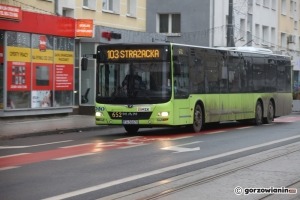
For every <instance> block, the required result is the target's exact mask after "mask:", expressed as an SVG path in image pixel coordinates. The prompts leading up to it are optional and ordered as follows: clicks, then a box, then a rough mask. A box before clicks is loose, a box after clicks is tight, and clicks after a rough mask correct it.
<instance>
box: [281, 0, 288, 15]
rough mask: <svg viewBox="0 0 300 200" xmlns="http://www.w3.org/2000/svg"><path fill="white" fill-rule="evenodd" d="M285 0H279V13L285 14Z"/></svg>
mask: <svg viewBox="0 0 300 200" xmlns="http://www.w3.org/2000/svg"><path fill="white" fill-rule="evenodd" d="M286 7H287V6H286V0H281V14H282V15H286Z"/></svg>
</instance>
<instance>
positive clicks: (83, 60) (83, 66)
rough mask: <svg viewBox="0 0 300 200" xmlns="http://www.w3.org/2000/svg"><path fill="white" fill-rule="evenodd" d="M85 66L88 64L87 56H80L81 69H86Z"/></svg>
mask: <svg viewBox="0 0 300 200" xmlns="http://www.w3.org/2000/svg"><path fill="white" fill-rule="evenodd" d="M87 66H88V58H87V57H83V58H81V70H82V71H86V70H87Z"/></svg>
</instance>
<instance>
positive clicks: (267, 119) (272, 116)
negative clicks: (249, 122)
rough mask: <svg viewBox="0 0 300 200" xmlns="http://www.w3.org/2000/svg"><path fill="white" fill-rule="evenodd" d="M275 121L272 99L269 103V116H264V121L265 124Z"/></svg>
mask: <svg viewBox="0 0 300 200" xmlns="http://www.w3.org/2000/svg"><path fill="white" fill-rule="evenodd" d="M273 121H274V105H273V103H272V102H271V101H270V102H269V105H268V112H267V117H266V118H264V123H265V124H270V123H272V122H273Z"/></svg>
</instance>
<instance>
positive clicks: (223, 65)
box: [95, 43, 292, 133]
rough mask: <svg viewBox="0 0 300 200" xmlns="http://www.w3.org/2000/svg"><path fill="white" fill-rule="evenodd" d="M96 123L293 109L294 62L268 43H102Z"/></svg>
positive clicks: (197, 126) (145, 123) (176, 120)
mask: <svg viewBox="0 0 300 200" xmlns="http://www.w3.org/2000/svg"><path fill="white" fill-rule="evenodd" d="M95 56H96V59H97V70H96V105H95V109H96V110H95V112H96V113H95V119H96V124H97V125H123V126H124V128H125V130H126V131H127V132H128V133H136V132H137V131H138V130H139V129H140V128H144V127H162V126H173V127H177V126H188V127H190V128H191V130H192V131H194V132H199V131H200V130H201V129H202V128H203V125H204V124H206V123H212V122H222V121H231V120H233V121H242V120H253V122H254V123H255V124H257V125H260V124H262V123H271V122H272V121H273V120H274V118H275V117H279V116H282V115H288V114H290V113H291V111H292V90H291V74H292V71H291V70H292V67H291V60H290V58H289V57H287V56H282V55H275V54H273V53H272V52H271V51H269V50H266V49H256V48H252V47H249V48H208V47H201V46H192V45H182V44H173V43H163V44H155V43H152V44H107V45H99V46H98V47H97V52H96V55H95Z"/></svg>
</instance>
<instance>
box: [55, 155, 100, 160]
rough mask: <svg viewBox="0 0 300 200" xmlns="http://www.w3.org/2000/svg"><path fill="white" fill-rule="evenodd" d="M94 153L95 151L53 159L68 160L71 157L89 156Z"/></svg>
mask: <svg viewBox="0 0 300 200" xmlns="http://www.w3.org/2000/svg"><path fill="white" fill-rule="evenodd" d="M93 154H95V153H83V154H78V155H74V156H66V157H62V158H55V159H52V160H66V159H70V158H77V157H82V156H89V155H93Z"/></svg>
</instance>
